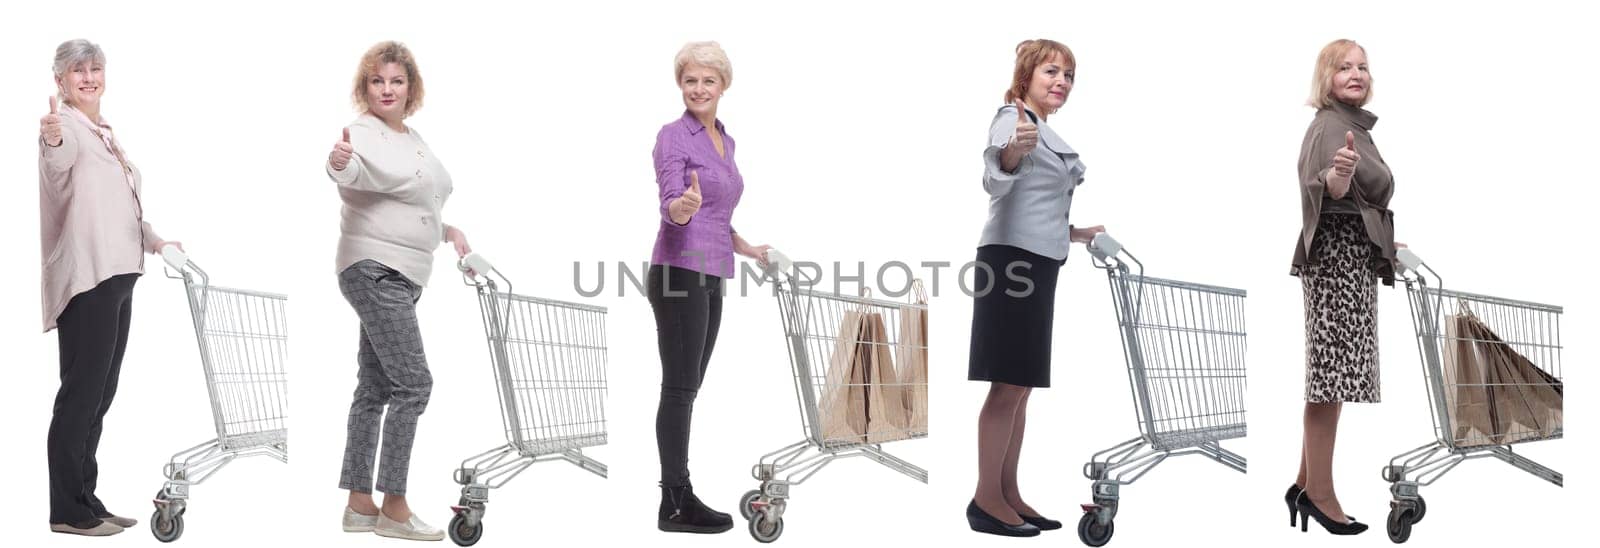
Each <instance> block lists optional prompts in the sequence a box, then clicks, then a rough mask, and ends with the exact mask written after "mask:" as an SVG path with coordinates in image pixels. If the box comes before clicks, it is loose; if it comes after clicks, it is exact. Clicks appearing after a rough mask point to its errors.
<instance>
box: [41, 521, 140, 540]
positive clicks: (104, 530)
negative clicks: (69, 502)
mask: <svg viewBox="0 0 1600 548" xmlns="http://www.w3.org/2000/svg"><path fill="white" fill-rule="evenodd" d="M50 531H51V532H54V533H66V534H69V535H83V536H86V537H109V536H111V535H115V534H117V533H121V532H122V527H118V526H117V525H116V524H114V523H111V522H109V521H106V520H100V524H99V525H96V526H94V527H90V528H88V529H84V528H80V527H74V526H73V525H72V524H70V523H52V524H50Z"/></svg>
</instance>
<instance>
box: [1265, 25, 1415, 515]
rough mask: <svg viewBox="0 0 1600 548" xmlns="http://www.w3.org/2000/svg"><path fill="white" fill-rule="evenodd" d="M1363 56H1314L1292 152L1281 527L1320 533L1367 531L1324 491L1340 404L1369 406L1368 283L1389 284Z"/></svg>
mask: <svg viewBox="0 0 1600 548" xmlns="http://www.w3.org/2000/svg"><path fill="white" fill-rule="evenodd" d="M1371 99H1372V74H1371V73H1370V72H1369V71H1368V68H1367V52H1366V49H1365V48H1362V47H1361V45H1360V44H1357V43H1355V42H1353V41H1350V40H1335V41H1333V42H1332V43H1330V44H1328V45H1327V46H1325V47H1323V48H1322V53H1321V54H1320V55H1318V56H1317V65H1316V72H1315V76H1314V77H1313V80H1312V83H1311V98H1310V101H1309V103H1310V104H1311V106H1313V107H1316V109H1317V114H1316V116H1315V117H1314V118H1313V119H1312V120H1311V127H1310V128H1308V129H1307V130H1306V135H1305V140H1304V142H1303V143H1302V144H1301V145H1300V209H1301V212H1302V214H1303V221H1304V222H1303V224H1302V226H1301V230H1300V237H1299V238H1298V239H1297V241H1296V242H1295V252H1294V266H1293V268H1292V269H1291V271H1290V273H1291V274H1292V275H1295V276H1299V277H1300V284H1301V288H1302V292H1303V294H1304V299H1305V322H1306V347H1305V348H1306V381H1305V387H1306V388H1305V400H1306V405H1305V423H1304V424H1305V426H1304V428H1305V432H1304V438H1303V440H1302V443H1301V447H1300V473H1299V477H1298V478H1296V480H1295V483H1294V485H1292V486H1290V487H1289V492H1288V493H1286V494H1285V495H1284V501H1285V502H1286V503H1287V504H1288V506H1289V523H1290V525H1294V521H1295V519H1296V517H1298V518H1299V519H1300V528H1301V530H1302V531H1304V530H1305V529H1306V521H1307V518H1315V519H1316V520H1317V523H1319V524H1321V525H1322V526H1323V528H1325V529H1327V530H1328V532H1330V533H1333V534H1336V535H1354V534H1357V533H1360V532H1362V531H1365V530H1366V529H1367V526H1366V525H1365V524H1363V523H1360V522H1358V521H1356V520H1355V518H1352V517H1350V516H1348V515H1346V514H1345V513H1344V509H1343V508H1342V507H1341V506H1340V505H1339V500H1338V497H1337V496H1335V494H1334V490H1333V445H1334V440H1335V436H1336V434H1337V432H1338V427H1339V412H1340V410H1341V409H1342V406H1343V404H1344V402H1347V401H1348V402H1368V403H1376V402H1377V401H1378V399H1379V391H1378V287H1377V286H1378V281H1379V280H1382V281H1383V283H1384V284H1385V285H1394V254H1395V247H1396V245H1397V244H1395V242H1394V212H1392V211H1390V210H1389V198H1390V197H1391V196H1393V195H1394V177H1393V175H1392V174H1391V173H1390V172H1389V166H1388V164H1385V163H1384V161H1383V157H1382V156H1380V155H1379V154H1378V149H1377V146H1376V145H1374V144H1373V141H1372V134H1371V131H1372V126H1373V125H1374V124H1376V123H1377V121H1378V117H1377V116H1375V115H1373V114H1372V113H1371V112H1367V111H1366V110H1364V109H1362V107H1363V106H1364V105H1366V104H1367V102H1368V101H1370V100H1371Z"/></svg>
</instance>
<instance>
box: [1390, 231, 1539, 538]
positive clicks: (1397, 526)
mask: <svg viewBox="0 0 1600 548" xmlns="http://www.w3.org/2000/svg"><path fill="white" fill-rule="evenodd" d="M1396 258H1397V259H1399V262H1400V264H1401V267H1402V268H1401V269H1400V270H1401V279H1402V280H1403V281H1404V282H1405V285H1406V295H1407V297H1408V299H1407V300H1408V301H1410V303H1411V321H1412V325H1413V327H1415V328H1416V337H1417V350H1418V352H1419V353H1420V354H1421V359H1422V375H1423V386H1425V387H1426V389H1427V391H1428V402H1429V404H1428V409H1429V412H1430V413H1431V414H1432V416H1433V432H1434V441H1433V442H1430V443H1428V444H1427V445H1423V446H1421V447H1418V448H1416V449H1412V450H1410V451H1407V452H1405V453H1401V454H1400V455H1398V456H1396V457H1394V458H1393V459H1390V460H1389V465H1388V466H1386V467H1384V468H1383V479H1384V481H1387V482H1389V483H1390V486H1389V492H1390V493H1391V494H1392V495H1393V496H1394V499H1393V500H1392V501H1390V503H1389V508H1390V509H1389V518H1388V523H1387V525H1388V532H1389V540H1391V541H1394V542H1396V543H1401V542H1405V541H1406V540H1407V539H1409V538H1410V537H1411V526H1412V525H1415V524H1416V523H1417V522H1420V521H1422V518H1423V516H1424V515H1426V514H1427V513H1428V505H1427V503H1426V502H1425V501H1423V499H1422V495H1421V494H1420V493H1418V490H1419V488H1421V487H1422V486H1425V485H1431V484H1433V482H1435V481H1437V480H1438V479H1439V478H1440V477H1442V476H1444V475H1445V474H1446V473H1448V472H1449V471H1450V470H1452V469H1454V468H1455V467H1456V466H1457V465H1459V464H1461V463H1462V462H1465V461H1468V460H1472V459H1479V458H1486V457H1493V458H1497V459H1500V460H1503V461H1505V462H1506V463H1508V464H1510V465H1512V466H1515V467H1517V468H1519V469H1521V470H1523V471H1525V472H1528V473H1530V474H1533V475H1534V476H1537V477H1539V478H1541V479H1544V480H1545V481H1548V482H1550V483H1554V484H1556V485H1558V486H1559V485H1561V484H1562V480H1561V473H1560V472H1557V471H1555V470H1551V469H1549V468H1546V467H1545V466H1543V465H1541V464H1539V463H1537V462H1534V461H1533V460H1531V459H1529V458H1527V457H1524V456H1522V455H1519V454H1517V453H1516V452H1515V451H1514V450H1513V448H1512V446H1513V445H1515V444H1520V443H1527V442H1531V441H1540V440H1547V439H1559V438H1561V435H1562V431H1561V428H1560V426H1559V418H1558V419H1557V420H1556V421H1555V422H1554V423H1552V424H1550V425H1549V426H1553V428H1549V427H1547V428H1530V427H1528V426H1526V425H1522V424H1516V423H1513V424H1511V425H1509V426H1510V427H1509V428H1507V429H1504V430H1501V431H1498V432H1493V431H1491V432H1484V431H1482V430H1479V429H1476V428H1474V427H1473V425H1472V424H1471V422H1470V421H1468V420H1461V419H1463V417H1460V416H1458V413H1460V412H1462V410H1463V409H1464V408H1463V407H1460V406H1459V404H1463V403H1468V402H1465V401H1458V398H1461V397H1463V396H1465V395H1468V394H1471V393H1473V392H1474V391H1478V392H1485V391H1487V390H1488V389H1490V388H1494V389H1497V390H1506V391H1510V392H1512V393H1516V394H1517V396H1516V399H1517V400H1518V401H1519V402H1521V403H1523V404H1528V403H1529V402H1528V401H1524V400H1522V398H1523V397H1525V396H1522V394H1524V393H1530V392H1534V391H1548V390H1554V391H1556V392H1559V391H1560V389H1561V388H1560V387H1561V307H1559V306H1551V305H1544V304H1536V303H1530V302H1523V301H1514V300H1511V299H1502V298H1498V297H1490V296H1486V295H1475V294H1471V293H1463V292H1459V291H1450V290H1446V289H1444V288H1443V285H1442V283H1441V282H1440V277H1439V275H1438V273H1437V272H1434V270H1433V268H1431V267H1429V266H1428V265H1427V264H1426V263H1424V262H1422V259H1420V258H1418V257H1417V255H1416V254H1415V253H1413V252H1412V251H1411V250H1410V249H1401V250H1400V251H1399V253H1397V254H1396ZM1424 270H1426V271H1427V273H1426V275H1424V274H1423V271H1424ZM1466 315H1470V317H1471V318H1474V319H1475V320H1476V321H1475V323H1479V324H1480V325H1483V326H1484V327H1486V328H1487V331H1488V332H1492V333H1480V334H1466V333H1461V332H1459V331H1460V330H1458V329H1456V328H1455V327H1454V326H1452V325H1451V323H1452V322H1457V321H1460V320H1461V319H1462V318H1466V317H1467V316H1466ZM1458 325H1459V324H1458ZM1493 338H1498V340H1491V339H1493ZM1463 346H1465V347H1466V348H1465V349H1463ZM1474 347H1476V348H1480V349H1481V348H1489V349H1503V350H1509V351H1510V352H1511V353H1514V354H1515V355H1516V356H1519V357H1521V358H1523V359H1525V360H1526V362H1525V363H1527V364H1528V365H1529V366H1530V367H1535V366H1536V367H1537V368H1538V370H1539V371H1538V372H1536V373H1540V374H1538V375H1536V377H1535V379H1533V380H1529V379H1523V380H1518V381H1515V382H1495V383H1490V382H1486V381H1484V380H1473V379H1470V378H1462V377H1461V376H1460V375H1459V374H1458V373H1459V372H1458V371H1457V370H1455V368H1453V367H1450V365H1451V364H1458V363H1460V361H1459V360H1466V359H1470V358H1469V357H1468V356H1466V355H1464V353H1465V352H1472V351H1473V350H1472V349H1473V348H1474ZM1558 401H1559V400H1558ZM1555 411H1556V413H1559V412H1560V408H1559V406H1558V407H1556V409H1555Z"/></svg>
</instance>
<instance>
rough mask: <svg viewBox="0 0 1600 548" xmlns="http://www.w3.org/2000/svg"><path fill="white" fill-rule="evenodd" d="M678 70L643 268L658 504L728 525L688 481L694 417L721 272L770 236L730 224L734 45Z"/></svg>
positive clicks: (696, 524)
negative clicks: (650, 321) (726, 106)
mask: <svg viewBox="0 0 1600 548" xmlns="http://www.w3.org/2000/svg"><path fill="white" fill-rule="evenodd" d="M675 74H676V76H677V80H678V88H679V89H680V90H681V91H682V92H683V105H684V107H685V111H684V113H683V116H682V117H680V118H678V119H677V120H673V121H672V122H670V123H668V124H667V125H665V126H662V127H661V132H660V133H658V134H656V147H655V150H654V152H653V153H652V156H653V157H654V160H655V167H656V184H657V185H659V186H660V198H661V229H660V230H659V231H658V232H657V233H656V245H655V251H654V252H653V253H652V254H651V257H650V273H649V275H648V276H647V278H646V285H647V288H648V289H647V290H646V292H647V293H648V296H649V298H650V308H651V309H652V310H653V311H654V312H655V316H656V343H657V346H658V348H659V350H660V352H661V403H660V406H659V407H658V408H657V410H656V447H657V449H658V450H659V451H660V453H661V506H660V509H659V514H658V515H657V518H656V527H657V528H659V529H661V530H662V531H671V532H683V533H721V532H723V531H727V530H728V529H731V528H733V518H732V517H730V516H729V515H728V514H725V513H722V512H717V511H715V510H712V509H710V508H707V507H706V505H705V504H704V503H701V502H700V499H699V498H697V497H695V495H694V489H693V488H692V487H691V486H690V485H689V418H690V413H691V412H692V411H693V409H694V399H695V395H696V394H697V393H698V392H699V390H700V383H701V381H702V380H704V378H705V373H706V365H707V364H708V363H710V362H711V349H712V348H713V347H714V346H716V343H717V328H718V327H719V325H720V324H721V321H722V292H723V282H724V280H726V279H727V278H729V277H731V276H733V272H734V259H733V254H734V253H738V254H740V255H744V256H746V257H750V258H753V259H755V260H756V261H758V262H760V263H761V264H762V266H763V267H764V266H765V265H766V252H767V249H768V246H764V245H762V246H752V245H750V244H749V243H747V242H745V240H744V238H741V237H739V233H738V232H735V231H734V230H733V225H732V219H733V208H734V207H735V206H737V205H739V196H740V195H741V194H743V193H744V178H743V177H740V176H739V167H738V165H737V164H735V163H734V159H733V152H734V145H733V137H730V136H728V135H727V134H726V133H725V131H724V129H723V126H722V121H721V120H718V119H717V103H718V101H720V100H721V99H722V94H723V92H725V91H727V89H728V84H729V83H730V82H731V80H732V76H733V68H732V66H731V65H730V64H729V62H728V56H727V54H726V53H724V52H723V51H722V47H721V46H718V45H717V43H716V42H690V43H688V44H686V45H684V46H683V49H682V50H680V51H678V56H677V59H676V63H675Z"/></svg>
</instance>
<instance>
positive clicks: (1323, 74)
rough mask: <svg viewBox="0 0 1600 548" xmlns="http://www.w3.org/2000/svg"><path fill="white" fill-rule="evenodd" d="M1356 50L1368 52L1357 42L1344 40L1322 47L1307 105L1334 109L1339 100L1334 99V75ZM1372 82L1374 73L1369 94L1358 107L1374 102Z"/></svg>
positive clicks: (1369, 83) (1363, 97)
mask: <svg viewBox="0 0 1600 548" xmlns="http://www.w3.org/2000/svg"><path fill="white" fill-rule="evenodd" d="M1354 48H1361V53H1366V52H1367V48H1364V47H1361V44H1357V43H1356V41H1355V40H1346V39H1344V38H1340V39H1338V40H1334V41H1332V42H1328V45H1326V46H1322V53H1319V54H1317V70H1316V72H1314V73H1313V74H1312V76H1311V97H1310V98H1309V99H1307V100H1306V104H1308V105H1311V106H1313V107H1316V108H1317V109H1318V110H1321V109H1325V108H1331V107H1333V102H1334V101H1337V100H1338V99H1334V98H1333V75H1334V74H1337V73H1338V72H1339V65H1340V64H1341V63H1344V56H1345V54H1348V53H1350V50H1351V49H1354ZM1372 81H1373V78H1372V73H1371V72H1368V73H1367V93H1366V94H1365V95H1363V96H1362V97H1361V103H1360V104H1358V105H1356V106H1358V107H1364V106H1367V103H1369V102H1371V101H1372V89H1373V86H1372Z"/></svg>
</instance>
